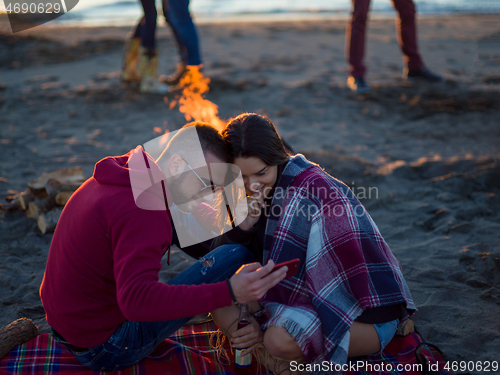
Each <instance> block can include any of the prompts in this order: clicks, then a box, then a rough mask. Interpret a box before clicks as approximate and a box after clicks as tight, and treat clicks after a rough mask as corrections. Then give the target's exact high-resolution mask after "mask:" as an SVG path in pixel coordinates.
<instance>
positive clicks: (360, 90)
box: [347, 76, 371, 94]
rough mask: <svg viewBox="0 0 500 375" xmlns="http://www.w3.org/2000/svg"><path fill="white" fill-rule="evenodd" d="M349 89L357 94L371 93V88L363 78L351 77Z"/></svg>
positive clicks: (348, 84)
mask: <svg viewBox="0 0 500 375" xmlns="http://www.w3.org/2000/svg"><path fill="white" fill-rule="evenodd" d="M347 87H349V88H350V89H351V91H354V92H355V93H356V94H366V93H367V92H370V91H371V88H370V86H368V85H367V84H366V82H365V79H364V78H363V77H354V76H349V78H347Z"/></svg>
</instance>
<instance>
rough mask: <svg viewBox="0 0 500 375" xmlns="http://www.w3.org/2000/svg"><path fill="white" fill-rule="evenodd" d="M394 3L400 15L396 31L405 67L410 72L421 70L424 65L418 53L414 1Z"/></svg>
mask: <svg viewBox="0 0 500 375" xmlns="http://www.w3.org/2000/svg"><path fill="white" fill-rule="evenodd" d="M392 3H393V5H394V9H396V11H397V12H398V15H399V17H397V18H396V31H397V37H398V43H399V46H400V47H401V50H402V52H403V59H404V61H405V65H406V67H407V68H408V69H410V70H412V69H417V68H420V67H421V66H422V65H424V63H423V62H422V58H421V57H420V53H419V51H418V43H417V22H416V19H415V15H416V9H415V4H414V3H413V1H412V0H392Z"/></svg>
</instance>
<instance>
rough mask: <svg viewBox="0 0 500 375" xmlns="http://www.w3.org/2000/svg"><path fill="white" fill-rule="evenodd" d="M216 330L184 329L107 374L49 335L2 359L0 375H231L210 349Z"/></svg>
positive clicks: (204, 327)
mask: <svg viewBox="0 0 500 375" xmlns="http://www.w3.org/2000/svg"><path fill="white" fill-rule="evenodd" d="M216 330H217V327H216V326H215V324H214V323H213V322H209V323H203V324H197V325H190V326H184V327H182V328H181V329H180V330H178V331H177V332H176V333H175V334H173V335H172V336H170V338H168V339H166V340H165V341H164V342H163V343H162V344H160V345H159V346H158V347H157V348H156V349H155V350H154V351H153V353H151V354H150V355H149V356H147V357H146V358H145V359H144V360H142V361H140V362H139V363H137V364H136V365H135V366H133V367H130V368H127V369H125V370H120V371H108V372H106V371H104V372H100V371H93V370H90V369H88V368H87V367H85V366H83V365H81V364H80V363H79V362H78V361H77V360H76V358H75V357H74V356H73V355H72V354H71V353H70V352H69V351H67V350H66V349H64V348H63V347H62V346H60V345H59V344H58V343H57V342H56V341H55V340H53V339H52V336H51V335H50V334H48V333H45V334H42V335H39V336H37V337H36V338H34V339H33V340H30V341H28V342H27V343H25V344H23V345H21V346H19V347H17V348H15V349H14V350H12V351H11V352H10V353H9V354H7V355H6V356H5V357H4V358H3V359H2V360H0V374H1V375H4V374H9V375H11V374H15V375H21V374H30V375H39V374H56V373H57V374H61V375H64V374H66V375H70V374H71V375H104V374H107V375H145V374H147V375H160V374H161V375H167V374H172V375H174V374H175V375H180V374H207V375H230V374H232V373H233V372H232V368H233V367H232V366H233V365H223V364H221V363H219V361H218V360H217V353H216V350H214V349H210V345H209V339H210V335H211V334H212V332H213V331H216ZM224 344H225V345H224V349H225V350H226V352H227V353H228V355H229V356H230V358H234V356H233V357H231V356H232V354H231V350H230V347H229V343H228V341H227V340H226V341H225V343H224ZM256 369H257V367H256Z"/></svg>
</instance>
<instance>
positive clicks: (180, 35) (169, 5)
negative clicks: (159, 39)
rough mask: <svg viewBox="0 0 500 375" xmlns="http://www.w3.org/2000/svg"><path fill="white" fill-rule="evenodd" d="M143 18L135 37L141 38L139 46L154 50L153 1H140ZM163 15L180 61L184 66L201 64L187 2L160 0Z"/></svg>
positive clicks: (197, 41) (187, 0)
mask: <svg viewBox="0 0 500 375" xmlns="http://www.w3.org/2000/svg"><path fill="white" fill-rule="evenodd" d="M141 4H142V8H143V10H144V17H143V18H142V19H141V21H140V22H139V24H138V25H137V28H136V30H135V35H134V36H135V37H140V38H141V45H142V46H143V47H144V48H147V49H154V48H156V41H155V33H156V18H157V16H158V13H157V11H156V6H155V1H154V0H141ZM162 4H163V15H164V16H165V21H167V23H168V24H169V25H170V27H171V29H172V32H173V34H174V37H175V40H176V42H177V48H178V49H179V54H180V55H181V59H182V61H183V62H184V63H185V64H186V65H199V64H201V55H200V47H199V40H198V31H197V30H196V26H195V25H194V23H193V20H192V18H191V14H190V13H189V0H162Z"/></svg>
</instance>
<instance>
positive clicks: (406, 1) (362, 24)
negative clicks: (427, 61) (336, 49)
mask: <svg viewBox="0 0 500 375" xmlns="http://www.w3.org/2000/svg"><path fill="white" fill-rule="evenodd" d="M352 3H353V7H354V8H353V11H352V19H351V22H350V24H348V25H347V31H346V57H347V61H348V63H349V74H350V75H352V76H355V77H363V76H364V75H365V72H366V67H365V65H364V64H363V56H364V52H365V29H366V22H367V19H368V11H369V8H370V0H352ZM392 3H393V6H394V8H395V9H396V11H397V12H398V15H399V17H398V18H396V29H397V36H398V43H399V45H400V47H401V50H402V52H403V59H404V62H405V65H406V66H407V67H408V68H409V69H416V68H419V67H420V66H422V65H423V62H422V59H421V57H420V53H419V52H418V44H417V23H416V21H415V14H416V10H415V4H414V3H413V1H412V0H392Z"/></svg>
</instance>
